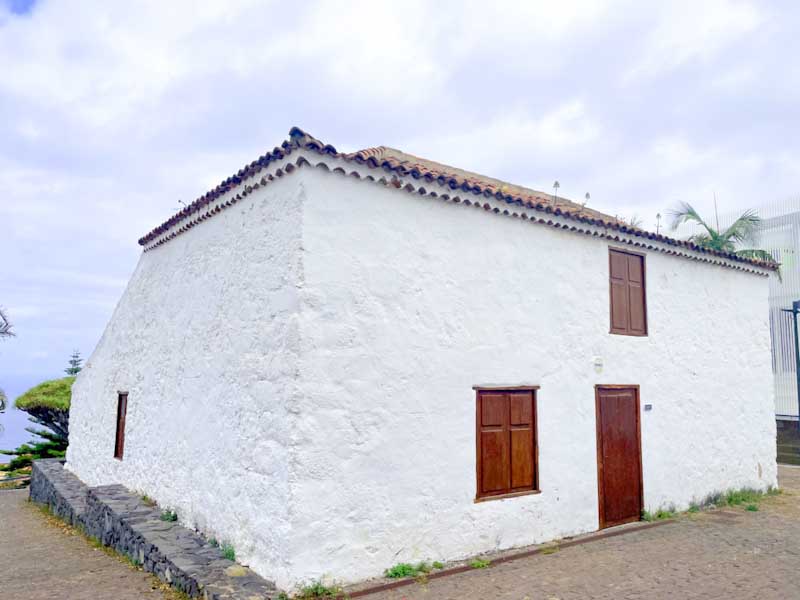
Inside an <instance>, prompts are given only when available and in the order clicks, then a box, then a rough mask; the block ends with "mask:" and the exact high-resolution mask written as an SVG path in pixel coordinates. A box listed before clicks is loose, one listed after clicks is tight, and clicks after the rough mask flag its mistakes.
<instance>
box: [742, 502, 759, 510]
mask: <svg viewBox="0 0 800 600" xmlns="http://www.w3.org/2000/svg"><path fill="white" fill-rule="evenodd" d="M744 509H745V510H749V511H750V512H756V511H757V510H758V505H757V504H748V505H747V506H745V507H744Z"/></svg>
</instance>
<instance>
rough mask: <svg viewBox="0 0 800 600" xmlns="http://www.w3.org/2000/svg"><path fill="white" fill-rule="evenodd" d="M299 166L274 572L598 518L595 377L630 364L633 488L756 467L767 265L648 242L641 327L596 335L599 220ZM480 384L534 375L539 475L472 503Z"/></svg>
mask: <svg viewBox="0 0 800 600" xmlns="http://www.w3.org/2000/svg"><path fill="white" fill-rule="evenodd" d="M300 176H301V177H302V178H303V180H304V182H305V185H306V189H307V190H308V195H309V201H308V203H307V207H306V211H305V212H304V220H303V265H304V285H303V289H302V314H301V321H300V338H301V346H300V348H301V350H300V380H301V382H302V383H301V389H300V393H299V395H298V406H297V409H298V412H299V419H298V421H297V423H298V427H297V428H296V430H295V431H294V432H293V435H294V436H295V441H294V447H295V448H296V449H297V453H298V454H297V456H296V459H295V461H294V462H293V465H292V482H293V483H292V496H293V498H294V502H295V506H294V509H293V516H292V530H293V535H292V537H291V551H290V552H289V555H290V556H291V563H292V564H291V565H290V567H289V569H290V572H291V577H290V580H296V579H307V578H310V577H314V576H318V575H322V574H325V573H327V574H329V575H331V576H334V577H337V578H339V579H342V580H345V581H347V580H357V579H360V578H364V577H369V576H374V575H376V574H379V573H381V572H382V571H383V569H385V568H386V567H389V566H391V565H393V564H395V563H397V562H401V561H413V560H448V559H454V558H459V557H463V556H469V555H473V554H476V553H479V552H483V551H486V550H491V549H497V548H508V547H513V546H518V545H524V544H530V543H535V542H541V541H545V540H549V539H554V538H559V537H563V536H567V535H574V534H577V533H580V532H586V531H591V530H594V529H596V528H597V526H598V511H597V474H596V465H597V462H596V461H597V458H596V452H597V450H596V430H595V396H594V385H595V384H599V383H611V384H639V385H640V386H641V403H642V405H644V404H652V405H653V410H652V411H651V412H643V413H642V414H641V423H642V445H643V471H644V491H645V506H646V507H648V508H650V509H656V508H658V507H660V506H664V505H667V504H671V503H674V504H675V505H677V507H679V508H686V507H687V506H688V503H689V502H690V501H692V500H693V499H702V498H703V497H704V496H705V495H706V494H708V493H710V492H712V491H715V490H719V489H724V488H727V487H741V486H753V487H759V488H764V487H765V486H767V485H774V484H775V482H776V467H775V445H774V444H775V431H774V427H775V425H774V419H773V414H772V398H771V370H770V356H769V331H768V327H767V318H768V312H767V280H766V278H765V277H760V276H756V275H753V274H745V273H741V272H738V271H734V270H732V269H726V268H721V267H716V266H710V265H706V264H701V263H697V262H692V261H689V260H686V259H683V258H678V257H674V256H668V255H665V254H661V253H657V252H649V253H648V255H647V278H648V288H647V292H648V295H647V300H648V312H649V317H648V326H649V335H648V336H647V337H642V338H636V337H627V336H612V335H610V334H609V287H608V247H609V242H608V241H607V240H600V239H597V238H593V237H590V236H584V237H582V236H580V235H577V234H575V233H570V232H565V231H561V230H556V229H553V228H549V227H545V226H540V225H534V224H531V223H529V222H526V221H522V220H520V219H510V218H508V217H504V216H502V215H494V214H491V213H486V212H484V211H483V210H478V209H475V208H471V207H470V208H468V207H466V206H463V205H460V206H455V205H450V204H447V203H444V202H442V201H441V200H437V199H433V198H430V197H420V196H418V195H415V194H407V193H405V192H402V191H398V190H395V189H392V188H388V187H381V186H378V185H375V184H372V183H369V182H365V181H359V180H356V179H354V178H345V177H342V176H340V175H337V174H334V173H328V172H325V171H323V170H321V169H304V170H303V172H302V173H301V174H300ZM596 358H599V359H601V360H602V367H601V368H596V367H595V359H596ZM485 383H503V384H522V383H534V384H539V385H541V390H540V391H539V400H538V413H539V414H538V420H539V426H538V430H539V480H540V486H541V490H542V493H541V494H539V495H531V496H525V497H520V498H514V499H508V500H499V501H490V502H483V503H477V504H476V503H474V502H473V499H474V497H475V394H474V392H473V390H472V389H471V388H472V386H473V385H475V384H485Z"/></svg>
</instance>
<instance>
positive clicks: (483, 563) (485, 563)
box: [469, 558, 492, 569]
mask: <svg viewBox="0 0 800 600" xmlns="http://www.w3.org/2000/svg"><path fill="white" fill-rule="evenodd" d="M491 564H492V561H490V560H483V559H480V558H474V559H472V561H470V563H469V566H470V567H472V568H473V569H486V568H488V567H489V565H491Z"/></svg>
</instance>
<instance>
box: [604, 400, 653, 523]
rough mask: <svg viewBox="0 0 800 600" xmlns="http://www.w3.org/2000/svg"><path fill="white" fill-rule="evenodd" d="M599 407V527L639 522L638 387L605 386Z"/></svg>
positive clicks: (640, 488) (640, 509)
mask: <svg viewBox="0 0 800 600" xmlns="http://www.w3.org/2000/svg"><path fill="white" fill-rule="evenodd" d="M595 398H596V405H597V485H598V495H599V504H600V528H601V529H602V528H603V527H611V526H612V525H620V524H622V523H629V522H631V521H638V520H639V518H640V517H641V514H642V506H643V504H642V497H643V496H642V450H641V435H640V429H639V388H638V387H637V386H603V385H599V386H597V387H596V391H595Z"/></svg>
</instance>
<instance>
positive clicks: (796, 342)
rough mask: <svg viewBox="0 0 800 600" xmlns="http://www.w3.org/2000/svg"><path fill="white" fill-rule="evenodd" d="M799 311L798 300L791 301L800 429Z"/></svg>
mask: <svg viewBox="0 0 800 600" xmlns="http://www.w3.org/2000/svg"><path fill="white" fill-rule="evenodd" d="M798 312H800V301H798V300H795V301H794V302H792V316H793V319H794V374H795V378H796V379H797V429H798V431H800V335H798V333H797V313H798Z"/></svg>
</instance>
